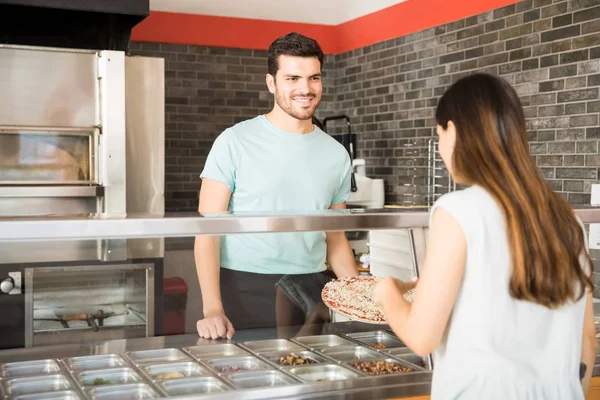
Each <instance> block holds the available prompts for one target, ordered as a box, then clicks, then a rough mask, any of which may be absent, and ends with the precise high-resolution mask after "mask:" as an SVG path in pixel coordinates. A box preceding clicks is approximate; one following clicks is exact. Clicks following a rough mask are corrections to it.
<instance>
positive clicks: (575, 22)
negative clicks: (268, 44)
mask: <svg viewBox="0 0 600 400" xmlns="http://www.w3.org/2000/svg"><path fill="white" fill-rule="evenodd" d="M132 54H141V55H147V56H158V57H164V58H165V60H166V75H167V76H166V85H167V87H166V96H167V99H166V121H167V126H166V157H167V159H166V209H167V211H193V210H195V209H196V207H197V197H198V188H199V184H200V180H199V178H198V175H199V173H200V171H201V170H202V166H203V164H204V161H205V158H206V155H207V154H208V151H209V149H210V146H211V144H212V141H213V140H214V139H215V137H216V136H217V135H218V134H219V133H220V132H221V131H222V130H223V129H225V128H227V127H229V126H231V125H233V124H234V123H235V122H238V121H240V120H243V119H247V118H251V117H254V116H256V115H258V114H260V113H264V112H267V111H268V110H270V108H271V106H272V96H271V95H270V94H269V93H268V91H267V90H266V85H265V83H264V76H265V72H266V54H265V52H264V51H253V50H240V49H223V48H210V47H200V46H183V45H166V44H154V43H134V44H132ZM475 71H486V72H490V73H494V74H498V75H501V76H502V77H504V78H505V79H506V80H508V81H509V82H510V83H511V84H512V85H514V87H515V88H516V90H517V92H518V93H519V95H520V96H521V100H522V102H523V105H524V107H525V112H526V116H527V127H528V132H529V137H530V141H531V142H530V143H531V145H530V146H531V153H532V154H533V155H534V156H535V158H536V161H537V164H538V166H539V167H540V169H541V171H542V173H543V174H544V176H545V177H546V178H547V179H548V181H549V182H550V184H551V185H552V187H553V188H554V189H555V190H556V191H557V192H559V193H562V194H563V195H564V196H565V197H566V198H567V199H568V200H569V201H570V202H571V203H572V204H585V203H589V193H590V185H591V184H592V183H600V177H599V175H598V167H599V166H600V155H599V153H598V139H599V138H600V127H599V113H600V97H599V85H600V3H599V1H598V0H565V1H560V0H558V1H557V0H554V1H553V0H525V1H521V2H518V3H516V4H513V5H509V6H507V7H503V8H500V9H497V10H493V11H489V12H486V13H483V14H480V15H476V16H471V17H469V18H465V19H462V20H459V21H455V22H452V23H449V24H446V25H443V26H439V27H435V28H431V29H428V30H425V31H421V32H417V33H414V34H411V35H408V36H404V37H399V38H396V39H392V40H388V41H386V42H382V43H377V44H374V45H371V46H368V47H364V48H361V49H358V50H354V51H351V52H348V53H344V54H341V55H337V56H335V57H329V59H328V60H326V63H325V68H324V86H325V94H324V99H323V102H322V105H321V107H320V108H319V112H318V116H319V117H320V118H323V117H325V116H327V115H332V114H338V113H345V114H347V115H349V116H350V117H351V120H352V128H353V131H354V132H355V133H356V134H357V140H358V144H357V156H358V157H361V158H365V159H366V160H367V173H368V175H369V176H373V177H379V178H383V179H385V183H386V184H385V188H386V201H387V203H389V204H402V203H416V204H426V203H428V202H430V201H431V200H432V198H431V196H430V195H431V193H430V191H429V190H430V188H431V187H432V185H431V184H432V183H435V184H436V185H437V186H436V188H435V192H437V193H443V192H445V191H447V188H448V183H449V182H448V178H447V175H446V173H445V170H444V169H443V168H442V167H441V162H440V161H439V159H438V160H431V158H430V154H434V153H431V149H430V146H431V143H430V140H431V139H432V138H434V133H435V131H434V126H435V121H434V119H433V115H434V111H435V105H436V104H437V99H438V98H439V96H441V95H442V94H443V92H444V90H445V89H446V88H447V87H448V86H449V85H450V84H451V83H452V82H454V81H456V80H457V79H458V78H460V77H462V76H464V75H466V74H469V73H472V72H475ZM342 131H345V128H343V125H342V124H336V125H335V126H333V127H332V128H331V131H330V132H331V133H337V132H342ZM432 161H433V162H434V163H435V164H431V162H432ZM432 168H439V170H436V171H437V172H436V173H435V174H431V173H429V171H433V169H432ZM433 175H440V176H441V178H439V179H436V180H435V182H432V181H431V179H432V178H431V177H432V176H433Z"/></svg>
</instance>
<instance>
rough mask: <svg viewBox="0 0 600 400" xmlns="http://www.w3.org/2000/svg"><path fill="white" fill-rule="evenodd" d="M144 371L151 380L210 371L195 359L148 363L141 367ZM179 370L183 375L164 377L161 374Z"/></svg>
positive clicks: (203, 373)
mask: <svg viewBox="0 0 600 400" xmlns="http://www.w3.org/2000/svg"><path fill="white" fill-rule="evenodd" d="M141 369H142V372H143V373H144V374H145V375H146V376H147V377H148V378H149V379H151V380H165V379H183V378H189V377H193V376H201V375H209V372H208V371H207V370H206V369H205V368H203V367H201V366H200V365H199V364H197V363H195V362H193V361H185V362H173V363H169V364H157V365H148V366H144V367H142V368H141ZM172 372H179V373H180V374H182V375H183V376H182V377H169V378H163V377H160V375H163V374H169V373H172Z"/></svg>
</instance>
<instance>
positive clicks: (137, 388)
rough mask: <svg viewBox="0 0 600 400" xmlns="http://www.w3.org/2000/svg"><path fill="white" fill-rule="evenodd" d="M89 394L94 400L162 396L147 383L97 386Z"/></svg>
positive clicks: (121, 399)
mask: <svg viewBox="0 0 600 400" xmlns="http://www.w3.org/2000/svg"><path fill="white" fill-rule="evenodd" d="M88 395H89V397H90V398H91V399H92V400H140V399H157V398H159V397H160V395H159V394H158V393H156V391H155V390H154V389H153V388H152V387H150V385H148V384H146V383H137V384H131V385H117V386H104V387H97V388H93V389H90V390H89V391H88Z"/></svg>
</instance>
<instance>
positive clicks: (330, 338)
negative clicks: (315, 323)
mask: <svg viewBox="0 0 600 400" xmlns="http://www.w3.org/2000/svg"><path fill="white" fill-rule="evenodd" d="M294 340H295V341H297V342H298V343H300V344H302V345H304V346H306V347H308V348H310V349H313V350H320V349H324V348H327V347H335V346H348V345H352V344H354V343H353V342H351V341H350V340H348V339H344V338H342V337H340V336H337V335H315V336H303V337H299V338H295V339H294Z"/></svg>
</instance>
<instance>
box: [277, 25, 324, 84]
mask: <svg viewBox="0 0 600 400" xmlns="http://www.w3.org/2000/svg"><path fill="white" fill-rule="evenodd" d="M279 56H294V57H317V58H318V59H319V63H320V64H321V68H323V58H324V57H325V56H324V54H323V50H321V46H319V43H317V41H316V40H314V39H311V38H309V37H307V36H304V35H301V34H299V33H296V32H292V33H288V34H287V35H285V36H282V37H280V38H277V39H275V41H274V42H273V43H271V45H270V46H269V50H268V51H267V65H268V70H269V74H271V75H272V76H275V75H276V74H277V70H278V69H279Z"/></svg>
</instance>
